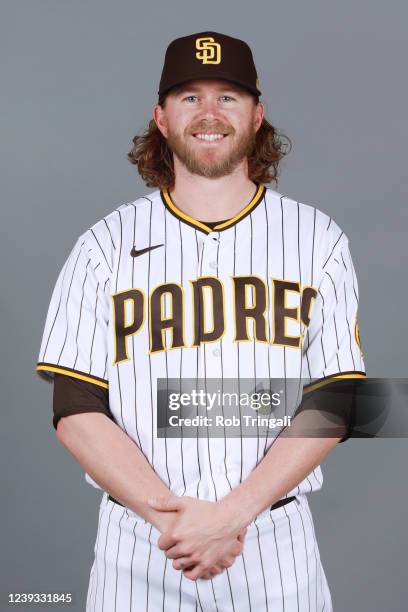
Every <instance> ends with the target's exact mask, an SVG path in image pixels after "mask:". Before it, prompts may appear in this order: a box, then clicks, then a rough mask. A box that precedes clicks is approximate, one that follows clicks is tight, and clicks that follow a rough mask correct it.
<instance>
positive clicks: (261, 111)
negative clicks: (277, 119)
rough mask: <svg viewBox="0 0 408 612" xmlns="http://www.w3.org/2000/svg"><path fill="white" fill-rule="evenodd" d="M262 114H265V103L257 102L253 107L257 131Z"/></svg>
mask: <svg viewBox="0 0 408 612" xmlns="http://www.w3.org/2000/svg"><path fill="white" fill-rule="evenodd" d="M264 116H265V105H264V103H263V102H257V104H256V108H255V119H254V124H255V129H256V131H258V130H259V128H260V127H261V123H262V120H263V118H264Z"/></svg>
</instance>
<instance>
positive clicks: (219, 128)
mask: <svg viewBox="0 0 408 612" xmlns="http://www.w3.org/2000/svg"><path fill="white" fill-rule="evenodd" d="M233 132H234V130H233V129H232V128H231V127H227V126H223V125H221V124H219V123H217V124H215V125H209V124H208V123H206V124H203V123H200V124H197V125H196V126H193V127H191V128H190V130H189V134H232V133H233Z"/></svg>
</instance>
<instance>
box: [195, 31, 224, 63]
mask: <svg viewBox="0 0 408 612" xmlns="http://www.w3.org/2000/svg"><path fill="white" fill-rule="evenodd" d="M196 49H198V51H197V53H196V58H197V59H198V60H201V62H202V63H203V64H219V63H220V62H221V45H220V44H219V43H217V42H215V40H214V38H213V37H212V36H207V37H206V38H197V40H196Z"/></svg>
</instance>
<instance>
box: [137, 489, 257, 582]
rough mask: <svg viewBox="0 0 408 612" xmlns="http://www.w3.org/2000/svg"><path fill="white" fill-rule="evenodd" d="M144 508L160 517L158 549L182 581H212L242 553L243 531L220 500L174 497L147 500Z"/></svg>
mask: <svg viewBox="0 0 408 612" xmlns="http://www.w3.org/2000/svg"><path fill="white" fill-rule="evenodd" d="M148 504H149V506H150V507H151V508H154V509H155V510H157V511H159V512H160V514H161V515H163V516H162V517H160V518H159V520H158V524H159V527H160V531H161V532H162V533H161V536H160V537H159V539H158V542H157V544H158V547H159V548H160V549H161V550H163V551H165V554H166V557H167V558H168V559H173V567H174V569H180V570H182V572H183V575H184V576H185V577H186V578H189V579H190V580H197V579H198V578H205V579H210V578H213V577H214V576H216V575H217V574H220V573H221V572H223V571H224V569H225V568H226V567H231V565H232V564H233V563H234V561H235V558H236V557H237V556H238V555H240V554H241V553H242V550H243V546H244V539H245V535H246V532H247V527H246V526H243V525H242V523H241V524H240V523H239V519H238V517H237V516H231V512H230V511H228V510H227V508H226V507H225V505H224V504H223V502H222V500H221V501H219V502H211V501H206V500H201V499H196V498H194V497H189V496H182V497H177V496H175V495H174V496H169V497H158V498H149V499H148Z"/></svg>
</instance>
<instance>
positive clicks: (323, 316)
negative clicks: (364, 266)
mask: <svg viewBox="0 0 408 612" xmlns="http://www.w3.org/2000/svg"><path fill="white" fill-rule="evenodd" d="M358 304H359V293H358V282H357V277H356V272H355V268H354V265H353V261H352V256H351V253H350V247H349V241H348V238H347V237H346V235H345V234H342V236H341V237H340V239H339V240H338V243H337V244H336V245H335V247H334V248H333V250H332V252H331V253H330V255H329V256H328V257H327V259H326V261H325V262H324V263H323V266H322V274H321V276H320V282H319V286H318V288H317V294H316V297H315V300H313V305H312V309H311V316H310V323H309V326H308V328H307V331H306V334H305V337H304V343H303V349H302V350H303V354H302V377H303V380H304V387H303V392H304V394H307V393H310V392H311V391H314V390H316V389H319V388H321V387H322V386H323V385H327V384H329V383H334V382H337V381H340V380H344V379H348V380H349V382H350V383H351V388H353V381H356V382H358V381H360V380H361V379H362V378H365V377H366V368H365V363H364V353H363V350H362V347H361V341H360V336H359V329H358V322H357V315H358ZM349 388H350V385H349ZM348 437H349V436H348V435H347V436H346V437H344V438H343V439H342V440H340V442H344V441H345V440H346V439H347V438H348Z"/></svg>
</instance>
